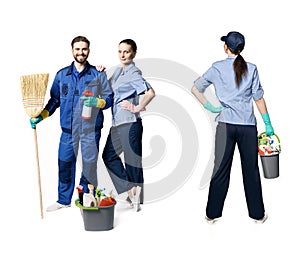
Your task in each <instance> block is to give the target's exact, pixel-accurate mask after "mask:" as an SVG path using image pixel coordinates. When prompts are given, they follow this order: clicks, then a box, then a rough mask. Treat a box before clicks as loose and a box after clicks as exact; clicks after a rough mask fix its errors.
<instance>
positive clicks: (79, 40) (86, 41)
mask: <svg viewBox="0 0 300 260" xmlns="http://www.w3.org/2000/svg"><path fill="white" fill-rule="evenodd" d="M75 42H85V43H87V45H88V48H90V41H89V40H88V39H87V38H86V37H84V36H77V37H75V38H74V39H73V40H72V42H71V46H72V48H73V47H74V43H75Z"/></svg>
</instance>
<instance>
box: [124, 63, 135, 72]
mask: <svg viewBox="0 0 300 260" xmlns="http://www.w3.org/2000/svg"><path fill="white" fill-rule="evenodd" d="M134 66H135V63H134V62H133V61H132V62H131V63H130V64H129V65H127V66H126V67H125V68H123V69H122V72H121V74H122V75H124V74H126V73H127V72H128V71H129V70H130V69H131V68H132V67H134Z"/></svg>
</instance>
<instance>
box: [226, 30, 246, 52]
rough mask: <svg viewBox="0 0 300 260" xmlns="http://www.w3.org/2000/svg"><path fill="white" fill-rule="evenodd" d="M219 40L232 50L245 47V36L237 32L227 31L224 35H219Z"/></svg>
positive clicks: (240, 49)
mask: <svg viewBox="0 0 300 260" xmlns="http://www.w3.org/2000/svg"><path fill="white" fill-rule="evenodd" d="M221 41H223V42H225V44H226V45H227V46H228V47H229V48H230V49H233V50H234V51H242V50H243V49H244V47H245V37H244V35H242V34H241V33H239V32H234V31H233V32H229V33H228V34H227V35H226V36H222V37H221Z"/></svg>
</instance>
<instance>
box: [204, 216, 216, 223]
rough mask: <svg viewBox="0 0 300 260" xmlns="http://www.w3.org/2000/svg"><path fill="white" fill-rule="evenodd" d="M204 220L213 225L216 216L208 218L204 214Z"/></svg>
mask: <svg viewBox="0 0 300 260" xmlns="http://www.w3.org/2000/svg"><path fill="white" fill-rule="evenodd" d="M205 220H206V222H207V223H208V224H210V225H213V224H215V223H216V222H217V221H218V219H217V218H208V217H207V216H205Z"/></svg>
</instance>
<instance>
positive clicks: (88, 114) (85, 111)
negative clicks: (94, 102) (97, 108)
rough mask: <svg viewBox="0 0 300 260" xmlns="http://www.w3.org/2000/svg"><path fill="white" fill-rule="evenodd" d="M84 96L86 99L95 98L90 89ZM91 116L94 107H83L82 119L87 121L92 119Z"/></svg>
mask: <svg viewBox="0 0 300 260" xmlns="http://www.w3.org/2000/svg"><path fill="white" fill-rule="evenodd" d="M82 95H84V96H85V97H92V96H94V94H93V92H92V91H90V90H88V89H86V90H85V91H83V93H82ZM91 116H92V107H88V106H85V105H83V107H82V114H81V117H82V118H83V119H85V120H89V119H91Z"/></svg>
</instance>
